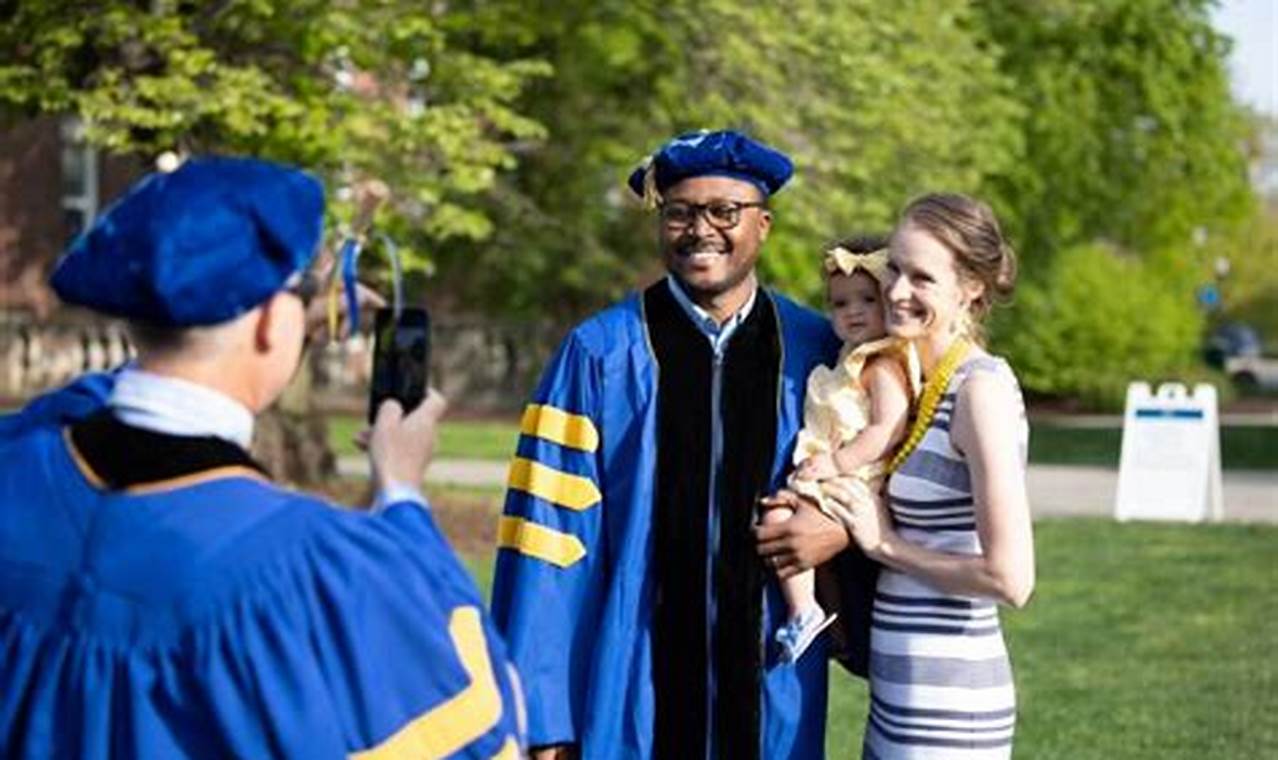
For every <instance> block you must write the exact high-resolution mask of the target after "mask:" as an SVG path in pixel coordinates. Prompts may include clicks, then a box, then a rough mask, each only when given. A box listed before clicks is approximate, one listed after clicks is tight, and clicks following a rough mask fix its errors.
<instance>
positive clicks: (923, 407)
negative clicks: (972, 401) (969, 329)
mask: <svg viewBox="0 0 1278 760" xmlns="http://www.w3.org/2000/svg"><path fill="white" fill-rule="evenodd" d="M971 347H972V344H971V343H969V342H968V340H967V338H958V339H957V340H955V341H954V342H953V343H952V344H950V347H949V348H948V349H946V351H945V355H944V356H942V357H941V361H939V362H937V364H936V371H935V372H933V373H932V376H931V377H929V378H928V379H927V383H925V384H924V385H923V394H922V397H921V398H920V399H919V413H918V415H917V416H916V417H915V418H914V424H913V425H912V426H910V435H909V437H907V438H906V439H905V443H903V444H901V448H900V449H898V450H897V452H896V455H895V456H893V457H892V461H891V462H890V463H889V464H888V472H895V471H896V469H897V468H898V467H900V466H901V465H902V464H904V463H905V460H906V459H908V458H909V456H910V454H912V453H914V450H915V449H916V448H918V446H919V443H921V442H922V441H923V435H924V434H925V433H927V429H928V428H929V427H931V426H932V418H933V417H935V416H936V407H937V406H938V405H940V403H941V396H942V395H944V394H945V389H946V388H948V387H949V386H950V379H951V378H953V377H954V370H956V369H958V366H959V363H960V362H961V361H963V357H965V356H967V350H968V349H969V348H971Z"/></svg>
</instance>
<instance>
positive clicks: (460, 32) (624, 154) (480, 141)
mask: <svg viewBox="0 0 1278 760" xmlns="http://www.w3.org/2000/svg"><path fill="white" fill-rule="evenodd" d="M1210 7H1211V3H1210V0H1024V1H1023V2H1016V3H1007V2H1000V1H999V0H894V1H893V2H883V1H881V0H837V1H836V0H792V2H788V3H784V4H782V3H743V2H740V1H739V0H697V1H696V2H692V1H691V0H660V1H658V0H627V1H623V0H560V1H559V2H549V1H547V0H531V1H530V0H468V1H448V0H441V2H433V3H420V2H415V1H414V0H298V1H297V2H289V3H275V2H267V1H266V0H220V1H216V2H199V3H196V2H185V1H182V0H145V1H143V0H139V1H137V2H125V1H124V0H105V1H98V2H84V1H79V2H77V1H75V0H69V1H68V0H63V1H61V2H53V1H52V0H46V1H44V2H40V1H36V0H26V1H24V2H20V3H16V2H0V103H3V104H5V106H6V108H8V109H10V110H14V111H17V112H22V113H37V112H52V113H75V114H78V115H80V116H81V117H82V118H83V119H84V121H85V123H86V125H87V127H88V130H89V131H88V134H89V137H90V139H92V140H94V141H96V142H98V143H100V144H102V145H105V146H107V147H109V148H111V149H113V150H116V151H120V152H130V153H136V154H138V155H139V156H141V157H143V158H145V159H146V160H148V161H149V160H150V159H151V158H153V157H154V156H155V155H156V154H157V153H159V152H161V151H163V150H168V149H172V148H175V147H176V148H179V149H181V150H184V151H187V152H200V151H209V150H219V151H230V152H241V153H254V154H259V155H264V156H268V157H273V158H277V159H281V160H286V161H292V162H296V163H300V164H303V165H306V166H308V167H310V168H312V169H314V170H316V171H318V172H320V173H321V174H323V175H324V176H325V177H326V178H327V179H328V181H329V185H330V188H332V189H333V190H334V191H335V193H334V201H335V202H334V204H333V214H334V219H335V221H340V220H341V219H343V218H345V217H346V216H347V215H348V214H349V213H350V209H349V207H348V203H347V198H346V197H345V195H344V194H343V193H342V192H341V188H343V187H346V186H349V184H350V183H351V182H352V181H354V180H357V179H359V178H362V177H367V176H376V177H379V178H381V179H383V180H385V181H387V182H388V183H389V184H390V185H391V187H392V189H393V191H394V193H395V195H394V202H393V204H392V207H391V208H390V209H388V213H386V214H384V215H383V218H382V222H381V224H382V226H383V227H384V228H385V229H387V230H388V231H389V232H391V234H392V235H393V236H394V237H395V238H396V240H398V241H399V242H400V243H401V245H403V246H405V250H407V252H408V254H409V256H410V258H411V260H412V262H413V264H414V266H415V268H416V269H417V270H418V271H419V273H423V274H425V273H429V274H430V277H429V278H428V279H427V280H426V286H427V288H428V290H429V292H430V294H431V300H432V304H433V305H435V306H436V308H438V309H445V310H447V311H448V312H449V313H453V314H467V315H482V316H484V317H486V318H490V319H551V320H555V321H557V322H561V323H565V324H566V323H567V322H568V321H570V320H572V319H575V318H578V317H580V316H581V315H583V314H585V313H586V312H588V311H589V310H592V309H594V308H597V307H599V306H601V305H603V304H605V303H607V302H609V301H611V300H613V299H615V298H616V297H618V296H619V295H621V294H622V293H624V292H625V291H627V290H629V289H632V288H634V287H636V286H638V285H641V284H643V283H644V282H645V281H646V280H647V279H649V278H651V277H653V276H655V275H656V274H657V273H658V271H659V263H658V261H657V257H656V256H655V254H654V246H653V239H654V228H653V223H652V221H651V219H649V218H648V217H647V216H646V215H645V214H644V213H643V212H642V211H641V210H640V209H639V207H638V204H637V203H636V202H634V200H633V199H632V198H630V197H629V194H628V192H627V191H625V189H624V186H623V182H624V178H625V176H626V175H627V174H628V172H629V171H630V170H631V169H632V168H633V167H634V165H636V164H637V163H638V162H639V161H640V160H641V159H642V158H643V156H644V155H645V154H646V153H648V152H650V151H651V150H652V149H654V148H656V147H657V146H658V145H659V144H660V143H661V142H662V141H663V140H665V139H666V138H668V137H670V136H671V135H672V134H674V133H677V132H680V131H684V130H689V129H697V128H718V127H725V126H731V127H737V128H742V129H746V130H748V131H750V132H752V133H753V134H755V135H757V136H758V137H760V138H762V139H764V140H766V141H769V142H772V143H774V144H776V145H778V146H780V147H782V148H783V149H785V150H787V151H788V152H790V153H791V154H792V155H793V157H794V158H795V161H796V164H797V167H798V169H797V175H796V179H795V181H794V183H793V184H792V186H791V187H789V188H787V189H786V191H785V192H783V193H781V194H780V195H779V196H778V197H777V198H776V201H775V207H776V213H777V226H776V229H775V234H774V236H773V237H772V239H771V240H770V242H769V244H768V248H767V251H766V254H765V257H764V262H763V267H764V273H765V276H766V279H767V280H768V281H769V282H770V283H771V284H773V285H776V286H778V287H779V288H781V289H783V290H786V291H788V292H791V293H794V294H796V295H798V296H800V297H802V298H804V299H806V300H808V301H809V302H810V303H813V304H814V305H818V306H819V305H820V304H821V300H822V293H821V284H820V279H819V276H818V266H817V263H818V260H819V258H818V257H819V253H820V250H821V248H822V246H823V244H824V243H826V242H827V241H829V240H832V239H834V238H838V237H843V236H846V235H850V234H854V233H863V232H878V231H886V230H887V229H889V228H890V226H891V224H892V222H893V219H894V217H895V214H896V213H897V211H898V210H899V209H900V208H901V207H902V206H903V205H904V204H905V203H906V202H907V201H908V200H909V199H910V198H911V197H912V196H914V195H917V194H919V193H922V192H925V191H929V190H940V189H946V190H957V191H962V192H968V193H973V194H976V195H978V196H981V197H983V198H985V199H987V200H989V201H990V202H991V204H992V205H993V206H994V207H995V209H996V211H997V212H998V213H999V215H1000V217H1001V218H1002V219H1003V221H1004V224H1005V226H1006V229H1007V232H1008V233H1009V235H1010V237H1011V238H1012V240H1013V242H1014V244H1015V246H1016V248H1017V250H1018V251H1019V252H1020V255H1021V259H1022V282H1021V287H1020V289H1019V291H1018V295H1017V298H1016V301H1015V302H1014V304H1013V305H1012V306H1011V308H1009V309H1007V310H1004V312H1003V313H1001V314H999V315H998V318H997V319H996V321H995V324H994V326H993V331H992V341H993V344H994V348H995V350H998V351H1003V352H1006V353H1008V354H1009V355H1010V357H1011V359H1012V361H1013V363H1014V364H1015V365H1016V366H1017V367H1018V368H1019V369H1020V370H1021V372H1022V373H1023V376H1024V381H1025V385H1026V387H1027V388H1028V389H1029V390H1030V391H1032V392H1034V393H1037V394H1041V395H1045V396H1051V397H1066V398H1074V399H1082V400H1084V401H1085V402H1088V403H1091V404H1101V405H1104V404H1106V403H1112V402H1113V400H1114V399H1118V398H1121V389H1122V387H1123V386H1124V385H1125V384H1126V382H1127V381H1128V380H1129V379H1131V378H1133V377H1144V378H1152V379H1158V378H1163V377H1168V376H1172V375H1184V374H1185V373H1193V372H1195V371H1198V370H1197V369H1196V368H1197V367H1198V366H1199V365H1200V361H1201V360H1200V358H1199V356H1198V346H1199V344H1200V342H1201V337H1202V333H1203V330H1204V329H1205V328H1206V326H1207V318H1206V317H1205V316H1204V315H1203V314H1202V312H1200V310H1199V309H1198V307H1197V306H1196V305H1195V302H1194V297H1193V293H1194V289H1195V288H1196V287H1197V286H1199V285H1201V284H1203V283H1204V282H1211V281H1214V278H1215V277H1216V275H1215V273H1214V262H1215V261H1216V260H1217V259H1218V258H1220V257H1222V256H1224V257H1227V258H1228V259H1229V260H1230V262H1231V263H1232V272H1231V274H1230V275H1229V276H1228V278H1226V279H1225V280H1224V281H1222V282H1221V286H1222V290H1223V292H1224V295H1225V299H1224V303H1225V305H1226V313H1227V314H1228V315H1229V316H1231V317H1245V318H1249V319H1253V320H1258V321H1262V322H1263V327H1267V328H1269V329H1270V334H1271V335H1273V334H1278V324H1274V322H1275V320H1276V319H1278V318H1275V317H1274V316H1273V315H1274V313H1275V306H1278V267H1275V266H1274V263H1275V262H1274V258H1275V247H1276V246H1278V224H1276V223H1275V221H1274V217H1273V213H1272V209H1269V210H1268V215H1267V210H1266V209H1265V208H1264V207H1263V205H1262V204H1261V203H1259V202H1258V201H1257V199H1256V198H1255V197H1254V195H1253V191H1252V189H1251V187H1250V185H1249V182H1248V163H1249V160H1250V159H1251V158H1253V156H1252V155H1250V154H1249V151H1254V150H1255V146H1256V145H1257V144H1258V141H1257V139H1256V137H1255V135H1256V133H1257V131H1258V130H1260V129H1261V128H1262V127H1263V126H1264V125H1263V123H1262V122H1261V121H1260V120H1259V119H1258V118H1257V117H1255V116H1253V115H1251V114H1249V113H1247V112H1246V111H1245V110H1244V109H1242V108H1241V107H1240V106H1238V105H1237V104H1235V103H1234V102H1233V101H1232V100H1231V98H1230V93H1229V88H1228V80H1227V74H1226V64H1225V56H1226V54H1227V52H1228V44H1229V43H1228V40H1226V39H1225V38H1223V37H1222V36H1221V35H1220V34H1219V33H1217V32H1216V31H1214V30H1213V28H1212V26H1211V24H1210V21H1209V11H1210Z"/></svg>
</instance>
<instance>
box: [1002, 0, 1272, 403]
mask: <svg viewBox="0 0 1278 760" xmlns="http://www.w3.org/2000/svg"><path fill="white" fill-rule="evenodd" d="M1211 5H1212V3H1211V2H1210V0H1032V1H1031V2H1023V3H1003V2H990V1H986V0H981V1H980V2H978V4H977V9H978V14H977V17H978V19H979V20H980V22H981V24H982V25H983V26H984V27H985V29H986V36H987V37H988V39H989V40H991V42H993V43H995V44H997V45H999V47H1000V48H1001V50H1002V53H1001V55H1000V70H1001V71H1003V72H1004V73H1005V74H1006V75H1007V76H1008V77H1010V78H1011V79H1012V80H1013V81H1014V82H1015V89H1016V93H1017V97H1018V99H1019V100H1020V101H1021V103H1022V105H1023V109H1024V114H1025V118H1024V120H1023V121H1022V122H1021V124H1022V128H1023V130H1024V133H1023V139H1024V144H1025V154H1024V160H1023V161H1022V162H1020V163H1018V164H1017V165H1016V166H1014V167H1013V169H1012V170H1011V171H1009V172H1006V173H1004V174H1001V175H1000V176H997V177H995V178H994V180H993V181H992V182H991V183H990V184H989V186H988V187H989V190H990V193H991V195H993V196H994V198H995V200H996V202H998V203H999V205H1000V206H1001V207H1002V208H1004V209H1006V210H1007V211H1008V214H1007V221H1008V226H1009V228H1010V231H1011V233H1012V236H1013V238H1014V239H1015V240H1016V243H1017V247H1018V250H1019V251H1020V252H1021V254H1022V260H1023V261H1024V263H1025V266H1024V267H1023V272H1024V276H1023V278H1022V283H1021V286H1020V288H1019V290H1020V292H1019V294H1018V297H1017V303H1016V305H1015V306H1014V308H1013V309H1012V310H1011V311H1010V312H1008V313H1006V314H1003V315H1001V319H1000V320H999V322H998V324H997V326H996V329H995V330H994V339H995V343H996V346H997V347H998V348H999V349H1000V350H1004V351H1006V352H1007V353H1008V354H1009V355H1010V357H1011V359H1012V361H1013V364H1014V365H1017V366H1024V367H1026V368H1027V372H1026V376H1025V377H1024V381H1025V385H1026V387H1027V388H1029V389H1030V390H1032V391H1036V392H1039V393H1044V394H1048V395H1052V396H1064V397H1076V398H1077V397H1081V398H1083V399H1084V400H1086V401H1088V402H1089V403H1092V404H1097V405H1102V406H1111V407H1112V406H1115V405H1118V404H1121V401H1122V398H1123V393H1124V388H1125V386H1126V384H1127V382H1129V381H1130V380H1134V379H1146V380H1162V379H1168V378H1172V377H1187V376H1194V375H1199V376H1201V374H1202V371H1201V367H1200V356H1199V351H1198V346H1199V342H1200V340H1201V335H1202V331H1203V328H1204V318H1203V314H1202V313H1200V312H1199V310H1198V307H1197V306H1196V304H1195V302H1194V290H1195V287H1196V286H1199V285H1201V284H1203V283H1204V282H1209V281H1211V279H1212V278H1213V271H1212V262H1213V261H1214V259H1215V258H1216V255H1217V253H1216V249H1217V248H1218V241H1220V240H1224V239H1228V238H1230V237H1231V236H1232V235H1233V232H1232V230H1234V229H1236V227H1237V225H1238V224H1239V223H1240V222H1242V221H1243V220H1244V219H1246V218H1247V217H1248V215H1249V214H1250V213H1252V212H1253V209H1254V198H1253V195H1252V191H1251V188H1250V186H1249V184H1248V181H1247V172H1246V161H1247V156H1246V152H1245V150H1244V146H1245V143H1246V140H1247V136H1248V131H1249V129H1250V125H1249V122H1248V120H1247V115H1246V113H1245V112H1244V110H1243V109H1242V108H1241V107H1240V106H1239V105H1238V104H1236V103H1235V102H1234V101H1233V100H1232V99H1231V96H1230V93H1229V84H1228V77H1227V69H1226V61H1225V57H1226V54H1227V52H1228V44H1229V43H1228V40H1227V39H1226V38H1224V37H1222V36H1221V34H1220V33H1219V32H1217V31H1215V30H1214V29H1213V28H1212V26H1211V23H1210V19H1209V11H1210V6H1211ZM1058 259H1068V260H1058Z"/></svg>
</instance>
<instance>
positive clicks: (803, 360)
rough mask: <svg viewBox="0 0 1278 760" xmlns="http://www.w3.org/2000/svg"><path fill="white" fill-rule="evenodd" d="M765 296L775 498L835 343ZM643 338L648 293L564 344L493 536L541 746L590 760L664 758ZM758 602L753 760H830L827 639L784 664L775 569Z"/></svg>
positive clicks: (655, 420)
mask: <svg viewBox="0 0 1278 760" xmlns="http://www.w3.org/2000/svg"><path fill="white" fill-rule="evenodd" d="M658 287H664V284H662V285H659V286H658ZM760 296H761V298H764V297H766V298H770V299H771V302H772V303H773V304H775V313H776V320H777V322H778V324H779V333H780V336H779V337H780V343H781V357H782V359H781V362H780V364H781V366H780V378H779V387H778V388H777V391H778V392H777V395H778V398H777V400H776V407H777V411H776V427H775V436H776V441H775V444H776V445H775V450H774V452H773V457H772V463H771V472H770V483H769V486H770V488H771V489H776V488H778V487H780V486H781V485H782V483H783V480H784V475H785V473H786V471H787V469H788V467H789V462H790V457H791V454H792V451H793V442H794V438H795V436H796V434H797V431H798V429H799V427H800V425H801V424H802V403H803V395H804V389H805V383H806V379H807V376H808V373H809V372H810V371H811V369H812V368H813V367H814V366H815V365H816V364H817V363H818V362H829V361H833V360H834V358H835V357H836V355H837V351H838V341H837V339H836V338H835V337H834V335H833V332H832V331H831V330H830V328H829V324H828V322H827V321H826V320H825V319H824V318H823V317H821V316H820V315H818V314H816V313H814V312H812V311H810V310H808V309H805V308H803V307H801V306H799V305H797V304H795V303H793V302H791V301H789V300H787V299H785V298H784V297H781V296H779V295H777V294H775V293H765V292H761V293H760ZM756 308H758V306H757V305H756ZM648 329H649V325H648V324H647V322H646V318H645V312H644V297H643V295H642V294H635V295H633V296H631V297H629V298H627V299H626V300H624V301H623V302H621V303H619V304H617V305H615V306H613V307H611V308H609V309H607V310H605V311H603V312H601V313H599V314H597V315H595V316H594V317H592V318H591V319H589V320H587V321H586V322H584V323H583V324H581V325H579V326H578V327H577V328H575V329H574V330H573V331H572V332H571V333H570V334H569V335H568V337H567V338H566V339H565V340H564V342H563V344H562V345H561V347H560V349H559V351H558V353H557V355H556V356H555V357H554V359H553V360H552V361H551V363H550V365H549V367H548V369H547V370H546V372H545V375H544V377H543V379H542V381H541V383H540V386H539V387H538V389H537V390H536V392H535V395H534V397H533V400H532V403H531V404H530V405H529V406H528V408H527V409H526V411H525V414H524V417H523V421H522V434H521V437H520V439H519V443H518V450H517V454H516V457H515V459H514V461H513V463H512V467H511V474H510V481H511V484H510V485H511V487H510V489H509V491H508V495H507V498H506V504H505V510H504V515H503V516H502V518H501V522H500V525H499V530H498V534H499V535H498V546H499V551H498V557H497V567H496V577H495V586H494V590H493V599H492V610H493V616H494V619H495V620H496V622H497V625H498V628H499V629H500V630H501V632H502V633H503V635H504V636H505V638H506V641H507V644H508V646H509V649H510V652H511V656H512V658H513V659H514V661H515V663H516V665H517V666H518V668H519V670H520V673H521V674H522V675H523V677H524V686H525V693H526V694H527V697H528V709H529V741H530V744H531V745H533V746H539V745H548V744H557V743H577V744H579V745H580V746H581V748H582V752H583V755H582V756H583V757H585V758H590V759H591V760H596V759H597V758H621V757H626V758H647V757H652V756H653V755H654V749H655V748H654V738H653V737H654V720H655V717H656V708H655V700H656V695H655V694H654V687H653V682H654V652H653V646H652V638H653V613H654V603H655V600H654V583H655V581H654V575H655V574H656V573H655V571H654V568H653V564H654V563H653V554H654V543H655V542H654V537H655V535H656V533H657V526H655V525H654V504H653V502H654V496H655V493H656V492H655V486H654V482H655V480H656V475H657V473H656V469H657V461H658V458H659V455H658V451H657V439H658V435H657V433H658V424H659V414H658V404H657V388H658V384H659V378H658V375H659V368H658V366H657V363H656V361H655V358H654V352H653V348H652V342H651V340H650V338H651V336H650V335H649V334H648ZM733 340H737V338H733ZM662 369H663V370H664V371H667V372H678V371H680V368H678V367H675V368H671V369H664V368H662ZM759 402H760V403H761V404H769V403H770V402H771V400H770V399H760V400H759ZM763 596H764V599H763V600H762V606H763V608H764V611H763V616H762V621H763V622H762V625H763V629H764V630H761V631H758V632H757V634H758V645H759V647H761V648H762V649H763V650H764V653H763V672H762V673H761V674H760V679H759V681H758V683H759V685H760V690H761V692H762V694H761V697H760V699H759V736H758V754H759V756H760V757H763V758H769V759H770V760H771V759H782V758H816V757H821V756H822V754H823V742H824V723H825V711H826V680H827V661H826V658H825V657H824V656H823V651H822V650H823V647H822V646H821V645H822V643H823V642H822V641H818V643H817V647H816V649H815V650H813V651H812V653H811V654H809V655H806V656H805V657H803V658H801V659H800V661H799V662H798V663H797V664H784V663H781V662H780V661H779V657H778V655H779V652H778V650H777V649H776V648H775V647H773V646H770V644H771V642H772V636H773V633H774V632H775V631H776V629H777V628H778V627H779V626H780V625H781V623H782V622H783V620H784V618H785V615H786V606H785V603H784V601H783V599H782V597H781V595H780V592H779V587H778V586H777V584H776V582H775V578H774V577H771V576H770V575H769V580H768V581H767V585H766V593H764V595H763ZM676 657H677V655H676ZM705 677H706V675H705V674H704V673H694V672H689V673H688V674H687V678H689V679H704V678H705ZM710 730H713V729H710ZM741 730H750V729H749V728H748V727H746V726H742V727H741ZM686 751H687V755H686V756H687V757H699V756H701V753H702V750H701V749H700V748H698V747H695V746H694V747H687V748H686Z"/></svg>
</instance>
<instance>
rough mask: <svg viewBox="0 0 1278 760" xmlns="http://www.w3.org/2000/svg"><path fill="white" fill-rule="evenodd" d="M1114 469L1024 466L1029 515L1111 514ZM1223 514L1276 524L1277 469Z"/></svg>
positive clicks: (439, 477) (348, 462) (499, 476)
mask: <svg viewBox="0 0 1278 760" xmlns="http://www.w3.org/2000/svg"><path fill="white" fill-rule="evenodd" d="M506 469H507V464H506V463H505V462H495V461H483V460H470V459H440V460H436V461H435V462H434V463H432V464H431V467H430V470H429V471H428V472H427V473H426V480H427V481H428V482H432V483H440V484H450V485H460V486H472V487H475V486H478V487H500V486H502V485H503V484H504V483H505V482H506ZM337 470H338V472H339V473H340V474H342V475H346V476H361V475H365V474H367V472H368V468H367V465H366V464H365V462H364V460H363V459H361V458H359V457H343V458H342V459H341V460H340V461H339V462H338V466H337ZM1117 489H1118V471H1117V470H1114V469H1110V468H1106V467H1076V466H1066V465H1042V464H1038V465H1030V468H1029V493H1030V505H1031V507H1032V509H1033V511H1034V516H1035V517H1070V516H1093V517H1104V516H1108V515H1112V514H1113V513H1114V494H1115V493H1116V491H1117ZM1224 492H1225V519H1226V520H1229V521H1235V522H1268V523H1278V472H1274V471H1268V470H1226V471H1225V476H1224Z"/></svg>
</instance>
